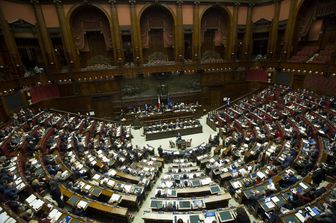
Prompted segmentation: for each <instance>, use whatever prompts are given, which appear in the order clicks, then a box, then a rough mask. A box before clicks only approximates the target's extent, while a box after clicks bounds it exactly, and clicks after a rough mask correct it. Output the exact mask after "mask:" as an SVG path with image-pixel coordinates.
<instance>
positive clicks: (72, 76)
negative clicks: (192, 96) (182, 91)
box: [0, 61, 336, 93]
mask: <svg viewBox="0 0 336 223" xmlns="http://www.w3.org/2000/svg"><path fill="white" fill-rule="evenodd" d="M270 67H274V68H279V69H281V70H283V71H286V72H292V73H294V74H295V75H300V76H304V75H306V74H323V75H326V74H329V75H330V74H334V73H336V64H313V63H292V62H279V61H238V62H224V63H207V64H201V63H176V64H172V65H156V66H132V67H116V68H115V69H111V70H97V71H73V72H71V71H70V72H68V73H54V74H44V75H43V74H41V75H35V76H30V77H24V78H19V79H15V80H6V81H2V82H0V92H2V93H4V91H6V92H8V91H9V90H11V89H14V90H15V89H20V88H22V87H24V86H33V85H36V84H37V83H39V82H40V83H43V84H45V83H48V81H52V82H57V83H58V82H60V83H64V82H65V83H73V82H77V81H89V82H90V81H97V80H109V79H115V78H117V77H118V76H122V77H123V78H135V77H137V75H138V74H143V75H144V76H146V75H149V74H152V73H161V72H181V71H182V72H184V73H190V74H192V73H197V72H199V71H202V72H203V71H204V72H205V73H211V72H236V71H237V69H238V70H240V71H242V72H244V71H245V70H249V69H253V68H262V69H268V68H270Z"/></svg>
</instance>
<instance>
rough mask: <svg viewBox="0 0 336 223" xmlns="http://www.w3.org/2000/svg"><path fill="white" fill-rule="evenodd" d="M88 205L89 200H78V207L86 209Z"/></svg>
mask: <svg viewBox="0 0 336 223" xmlns="http://www.w3.org/2000/svg"><path fill="white" fill-rule="evenodd" d="M88 205H89V203H88V202H86V201H83V200H81V201H79V202H78V204H77V207H78V208H83V209H84V210H85V209H86V208H87V206H88Z"/></svg>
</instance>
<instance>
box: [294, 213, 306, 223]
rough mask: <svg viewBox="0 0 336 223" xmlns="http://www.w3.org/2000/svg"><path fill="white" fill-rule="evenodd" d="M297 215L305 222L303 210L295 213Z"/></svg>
mask: <svg viewBox="0 0 336 223" xmlns="http://www.w3.org/2000/svg"><path fill="white" fill-rule="evenodd" d="M295 216H296V217H297V218H298V219H299V220H300V221H301V222H305V217H304V216H303V215H302V214H301V212H300V211H299V212H297V213H296V214H295Z"/></svg>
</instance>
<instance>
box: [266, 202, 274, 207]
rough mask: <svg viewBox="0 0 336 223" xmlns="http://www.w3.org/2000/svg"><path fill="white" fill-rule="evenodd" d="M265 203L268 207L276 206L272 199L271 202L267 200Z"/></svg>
mask: <svg viewBox="0 0 336 223" xmlns="http://www.w3.org/2000/svg"><path fill="white" fill-rule="evenodd" d="M265 204H266V206H267V207H268V208H274V207H275V205H274V203H273V202H272V201H270V202H266V203H265Z"/></svg>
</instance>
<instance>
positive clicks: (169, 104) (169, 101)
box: [167, 95, 172, 109]
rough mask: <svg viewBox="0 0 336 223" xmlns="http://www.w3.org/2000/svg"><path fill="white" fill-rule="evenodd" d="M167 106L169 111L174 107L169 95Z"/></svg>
mask: <svg viewBox="0 0 336 223" xmlns="http://www.w3.org/2000/svg"><path fill="white" fill-rule="evenodd" d="M167 106H168V108H169V109H170V108H171V106H172V103H171V100H170V97H169V95H168V96H167Z"/></svg>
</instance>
